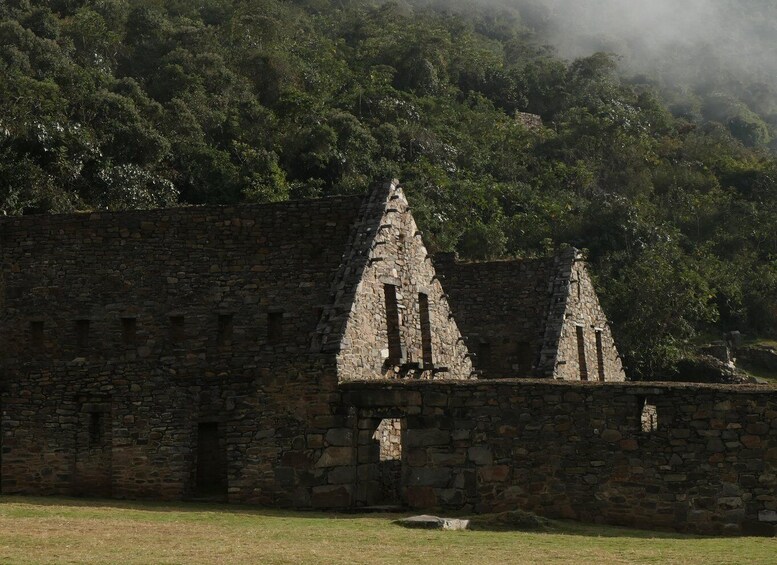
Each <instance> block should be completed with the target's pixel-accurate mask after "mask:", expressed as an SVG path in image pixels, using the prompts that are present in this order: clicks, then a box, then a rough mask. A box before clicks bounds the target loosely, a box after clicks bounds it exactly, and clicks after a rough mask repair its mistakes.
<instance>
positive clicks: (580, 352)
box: [576, 326, 588, 381]
mask: <svg viewBox="0 0 777 565" xmlns="http://www.w3.org/2000/svg"><path fill="white" fill-rule="evenodd" d="M576 329H577V359H578V363H579V365H580V380H581V381H587V380H588V365H587V364H586V362H585V339H584V337H583V326H577V327H576Z"/></svg>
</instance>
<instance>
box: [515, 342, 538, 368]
mask: <svg viewBox="0 0 777 565" xmlns="http://www.w3.org/2000/svg"><path fill="white" fill-rule="evenodd" d="M515 357H516V360H517V361H518V372H519V374H520V375H521V376H528V375H530V374H531V371H532V368H533V367H532V365H533V364H534V350H533V349H532V346H531V344H530V343H529V342H527V341H519V342H518V343H517V344H516V346H515Z"/></svg>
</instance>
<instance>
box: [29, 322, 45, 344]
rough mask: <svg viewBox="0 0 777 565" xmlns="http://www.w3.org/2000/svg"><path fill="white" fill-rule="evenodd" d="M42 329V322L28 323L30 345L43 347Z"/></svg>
mask: <svg viewBox="0 0 777 565" xmlns="http://www.w3.org/2000/svg"><path fill="white" fill-rule="evenodd" d="M43 329H44V326H43V322H41V321H39V320H36V321H34V322H30V345H32V346H33V347H43Z"/></svg>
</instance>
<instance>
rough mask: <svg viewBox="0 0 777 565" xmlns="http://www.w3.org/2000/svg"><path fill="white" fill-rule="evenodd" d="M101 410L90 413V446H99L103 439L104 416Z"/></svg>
mask: <svg viewBox="0 0 777 565" xmlns="http://www.w3.org/2000/svg"><path fill="white" fill-rule="evenodd" d="M102 416H103V415H102V413H100V412H90V413H89V447H98V446H100V444H101V443H102V440H103V417H102Z"/></svg>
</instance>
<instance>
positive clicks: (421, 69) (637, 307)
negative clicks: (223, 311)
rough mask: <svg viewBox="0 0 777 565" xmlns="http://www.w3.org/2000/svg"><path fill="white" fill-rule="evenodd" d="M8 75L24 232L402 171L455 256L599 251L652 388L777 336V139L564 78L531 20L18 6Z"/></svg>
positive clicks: (600, 75)
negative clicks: (697, 360)
mask: <svg viewBox="0 0 777 565" xmlns="http://www.w3.org/2000/svg"><path fill="white" fill-rule="evenodd" d="M0 76H1V77H2V80H0V209H2V210H3V211H4V212H5V213H8V214H20V213H29V212H60V211H69V210H80V209H92V208H108V209H124V208H142V207H153V206H165V205H171V204H174V203H192V204H197V203H232V202H241V201H273V200H283V199H286V198H290V197H291V198H297V197H311V196H319V195H329V194H340V193H353V192H361V191H363V190H364V189H365V187H366V186H367V185H368V184H369V182H370V181H371V179H376V178H383V177H392V176H394V177H399V178H401V179H402V181H403V184H404V185H405V187H406V189H407V191H408V192H409V193H410V196H411V198H412V201H413V205H414V214H415V215H416V217H417V219H418V220H419V223H420V224H421V225H422V227H423V229H424V230H425V232H426V234H427V239H428V240H429V242H430V244H431V246H432V247H434V248H435V249H438V250H452V249H456V250H458V251H459V253H460V254H461V255H463V256H466V257H472V258H482V257H496V256H504V255H518V256H526V255H542V254H544V253H547V252H549V251H552V250H553V249H555V248H556V247H558V246H559V245H561V244H565V243H568V244H573V245H576V246H578V247H582V248H586V249H587V250H588V252H589V257H590V260H591V262H592V265H593V270H594V272H595V273H596V274H597V275H598V278H599V287H600V292H601V296H602V299H603V301H604V302H605V307H606V308H607V310H608V312H609V313H610V315H611V316H612V318H613V322H614V329H615V332H616V337H617V338H618V340H619V343H620V347H621V349H622V351H623V352H624V353H625V354H626V357H627V363H628V365H629V369H630V370H631V372H632V375H634V376H646V375H651V374H655V373H656V372H658V371H662V370H665V369H666V368H667V367H670V366H671V364H672V363H673V362H674V361H675V360H676V359H677V358H678V357H679V356H681V355H682V354H683V352H684V350H685V348H686V347H687V346H688V344H689V343H692V342H693V340H694V339H696V338H697V336H699V335H700V334H705V333H713V334H718V333H720V332H721V331H723V330H730V329H741V330H743V331H745V332H750V333H761V334H767V333H769V332H772V333H773V332H775V326H777V229H776V227H777V226H776V224H777V221H775V218H777V183H776V182H775V176H776V175H777V160H775V158H774V157H773V156H772V155H771V154H770V153H769V152H768V150H767V149H766V148H763V147H762V146H764V145H765V143H766V142H767V141H768V138H769V136H770V133H769V129H768V127H767V128H766V129H763V128H762V127H761V125H760V123H759V122H760V121H761V120H760V118H759V117H758V116H757V115H756V114H755V113H752V114H753V115H752V116H750V115H749V114H748V115H746V116H744V117H743V118H742V121H741V123H733V122H731V120H730V119H728V117H727V116H728V114H726V113H725V110H724V109H721V110H720V112H722V114H721V116H724V114H725V116H724V117H718V118H717V119H716V116H717V114H715V112H713V111H712V110H710V111H706V112H704V113H699V112H691V111H686V109H683V108H684V107H683V104H682V103H681V102H682V100H679V101H678V100H677V99H675V100H668V99H667V97H668V96H669V94H667V90H666V89H659V88H654V86H653V85H649V84H646V83H645V81H638V80H637V81H635V80H629V81H627V80H623V79H621V78H619V77H618V75H617V73H616V65H615V61H614V59H613V58H612V57H611V56H608V55H604V54H596V55H593V56H590V57H587V58H583V59H579V60H575V61H573V62H565V61H562V60H560V59H558V58H556V57H554V56H553V54H552V53H550V52H549V50H548V49H547V48H544V47H542V46H541V42H540V41H538V40H537V38H536V37H535V36H533V35H532V34H531V33H530V32H529V31H527V29H526V28H525V27H524V26H523V24H522V23H521V21H520V19H519V17H518V13H517V12H516V11H515V10H513V11H509V12H507V11H499V10H489V9H485V8H484V9H477V10H469V11H467V13H457V14H454V13H451V12H448V11H445V10H443V9H441V8H434V7H426V8H419V7H416V8H413V7H411V6H410V5H408V4H404V3H387V4H380V3H374V4H373V3H370V2H368V1H358V0H352V1H349V0H340V1H334V0H297V1H293V2H292V1H282V0H244V1H241V2H237V1H234V0H203V1H201V2H197V3H192V2H187V1H185V0H167V1H163V0H137V1H130V0H43V1H36V2H31V1H29V0H6V2H4V3H2V4H0ZM683 100H686V99H683ZM728 103H729V102H725V104H728ZM731 103H732V104H735V103H736V100H735V99H734V100H733V102H731ZM721 104H723V106H725V104H724V103H723V102H721ZM723 106H721V108H723ZM670 107H671V111H670ZM516 111H522V112H531V113H536V114H540V115H541V116H542V118H543V120H544V124H545V127H543V128H541V129H535V130H532V129H528V128H526V127H524V126H523V125H522V123H521V122H520V120H517V119H516V117H515V112H516ZM672 111H674V113H672ZM716 111H717V110H716ZM747 116H750V117H749V118H748V117H747ZM750 118H752V120H750ZM756 118H758V119H756ZM726 120H727V121H726ZM748 120H750V121H748ZM724 122H725V123H724ZM751 122H752V123H751ZM764 127H766V126H764ZM761 137H763V138H761Z"/></svg>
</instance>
